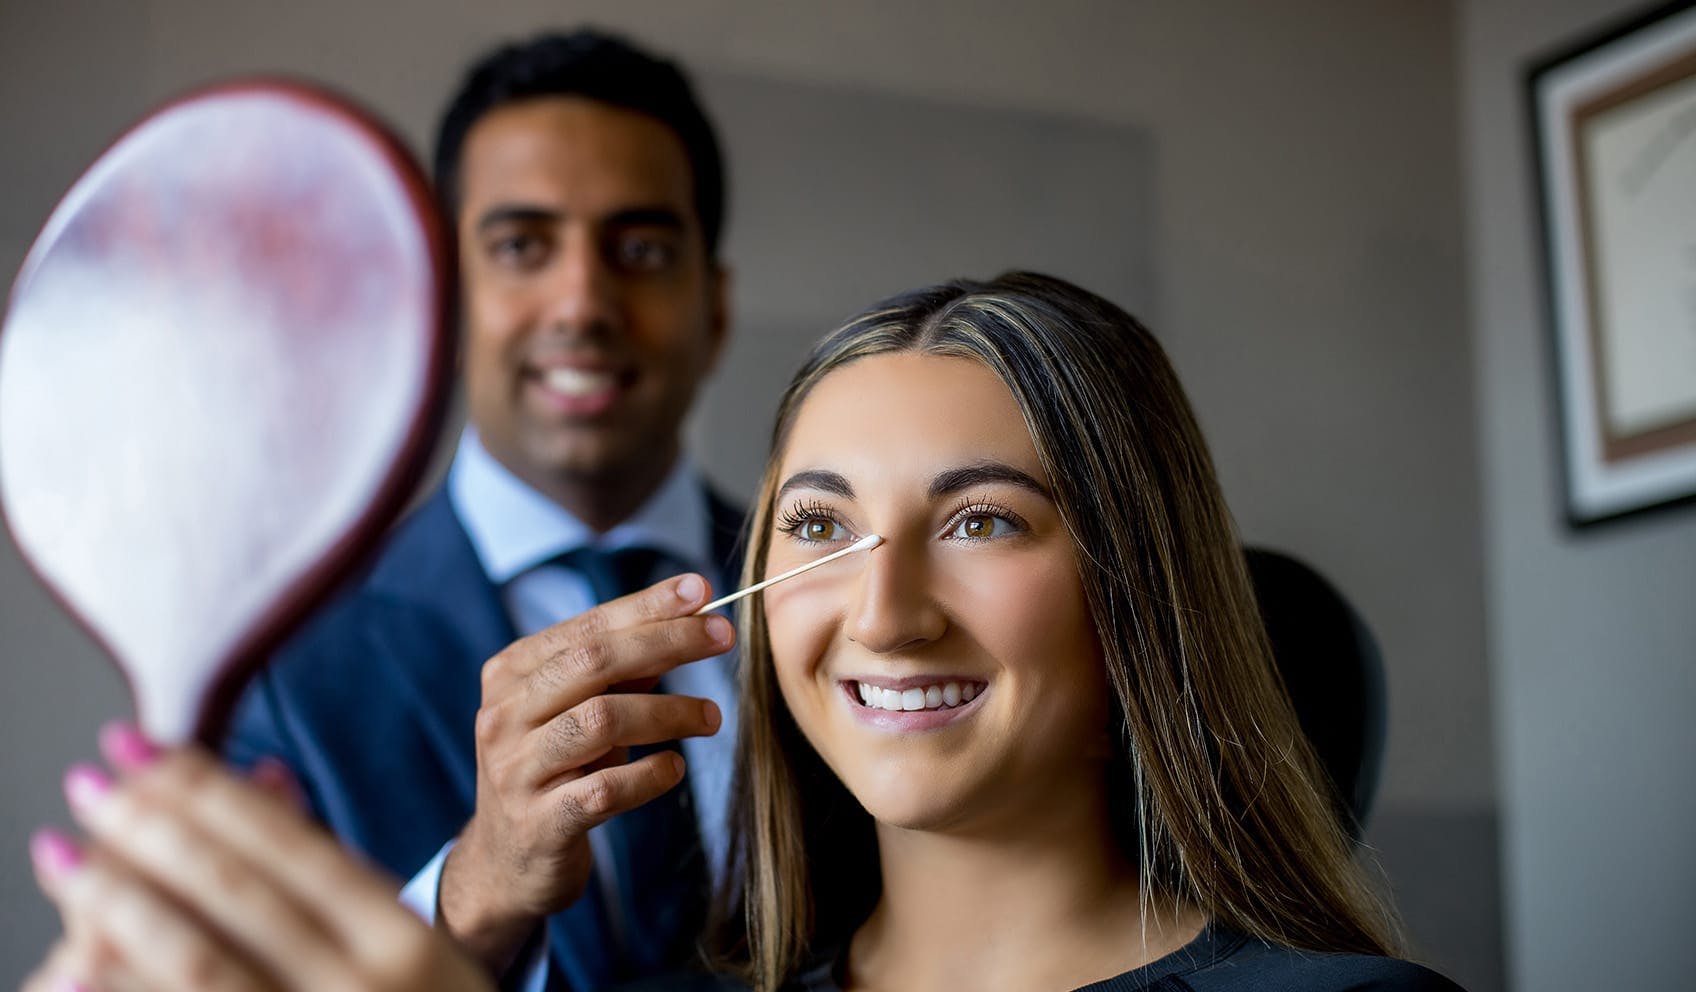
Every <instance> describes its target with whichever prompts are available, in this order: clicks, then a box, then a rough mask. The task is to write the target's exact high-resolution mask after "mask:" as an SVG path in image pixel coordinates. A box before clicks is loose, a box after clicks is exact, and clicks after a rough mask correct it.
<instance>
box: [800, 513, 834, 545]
mask: <svg viewBox="0 0 1696 992" xmlns="http://www.w3.org/2000/svg"><path fill="white" fill-rule="evenodd" d="M796 533H797V534H799V535H800V536H801V539H802V540H806V541H835V540H839V539H840V538H841V537H842V536H843V528H842V525H841V524H839V523H837V522H836V521H834V520H827V519H823V518H817V517H815V518H814V519H812V520H808V521H806V522H804V523H802V524H801V526H800V527H799V528H798V529H797V530H796Z"/></svg>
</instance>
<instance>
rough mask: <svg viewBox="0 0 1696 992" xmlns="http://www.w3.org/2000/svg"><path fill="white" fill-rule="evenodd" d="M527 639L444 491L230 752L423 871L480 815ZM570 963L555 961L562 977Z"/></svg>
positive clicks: (305, 649) (367, 577)
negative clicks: (493, 697)
mask: <svg viewBox="0 0 1696 992" xmlns="http://www.w3.org/2000/svg"><path fill="white" fill-rule="evenodd" d="M709 504H710V519H711V521H712V527H713V540H712V545H713V552H714V554H715V555H716V556H717V557H718V558H719V560H720V561H721V562H723V563H725V564H724V566H723V567H724V570H725V574H727V575H730V576H736V575H739V574H740V573H739V569H738V568H737V562H738V561H739V549H738V547H737V541H738V537H739V534H740V530H741V514H740V513H738V512H737V511H735V510H734V509H732V508H731V507H730V506H729V505H728V504H726V503H724V502H723V501H722V500H720V499H718V498H717V497H716V496H709ZM514 639H515V633H514V631H513V627H512V621H511V620H510V619H509V618H508V616H507V614H506V609H505V606H504V605H503V603H502V601H501V597H500V593H499V591H498V590H497V589H496V588H495V587H494V585H493V584H491V583H490V582H489V580H488V577H487V576H486V575H485V574H484V572H483V567H482V564H481V563H480V562H479V561H478V559H477V555H476V552H475V551H474V550H473V549H472V546H471V540H470V538H469V537H468V536H467V535H466V532H465V528H464V526H463V525H462V524H461V523H460V521H459V517H458V516H457V515H456V514H455V513H454V510H453V506H452V504H451V503H450V502H449V500H448V497H447V492H446V490H445V489H439V490H438V491H437V492H436V493H435V494H434V495H432V496H431V497H430V498H429V499H428V500H427V501H426V502H425V503H424V504H423V505H421V506H420V507H419V508H418V509H417V510H416V511H415V512H413V513H412V514H411V515H409V516H408V517H407V518H406V519H405V520H404V521H403V522H402V523H401V524H400V525H399V526H398V527H397V528H396V529H395V531H394V532H393V533H392V534H390V535H389V537H388V538H387V540H386V542H385V545H384V548H383V550H382V552H381V553H380V555H379V557H378V558H377V560H376V561H375V563H374V564H372V565H371V566H370V567H369V569H368V570H367V571H366V572H365V573H364V574H363V575H361V576H360V577H359V578H358V579H357V580H356V581H355V582H354V584H353V585H352V587H351V588H349V589H346V590H344V591H343V592H341V593H340V594H339V595H337V596H336V597H335V598H334V599H333V600H332V601H331V602H330V603H329V605H328V606H326V607H325V608H323V609H322V610H320V611H319V612H318V613H317V614H316V615H315V616H314V617H313V619H312V620H311V621H309V622H308V623H307V625H306V626H305V627H304V628H303V629H302V631H301V632H300V633H299V634H297V635H296V636H295V637H294V638H293V639H292V640H291V641H290V642H289V643H288V644H287V645H286V646H285V647H284V649H283V650H282V651H280V652H279V653H278V655H277V656H276V657H275V658H274V659H273V661H272V662H271V664H270V665H269V666H268V667H267V668H265V669H264V670H263V671H261V672H260V673H259V674H258V675H257V676H256V677H255V678H254V680H253V682H252V683H251V684H250V685H249V686H248V688H247V689H246V691H245V693H244V694H243V697H242V699H241V702H240V703H239V705H238V707H237V711H236V716H235V720H234V722H233V724H232V728H231V731H230V735H229V739H228V740H227V742H226V744H225V753H226V755H227V756H228V757H229V758H230V760H231V761H233V762H234V763H236V764H238V765H247V764H250V763H252V762H253V761H254V760H256V759H257V758H259V757H261V756H264V755H271V756H274V757H277V758H280V759H282V760H283V761H284V762H285V763H286V764H287V765H288V766H289V767H290V768H291V769H292V770H293V771H294V772H295V774H296V775H297V776H298V777H299V778H300V780H301V784H302V785H303V786H304V787H305V789H306V793H307V798H308V800H309V801H310V803H311V805H312V809H313V812H314V814H315V815H316V816H317V817H318V818H319V820H320V821H322V822H323V823H324V824H325V825H326V826H328V827H329V828H330V829H331V830H332V831H333V832H334V833H335V834H336V835H337V836H339V837H340V838H341V839H342V840H343V841H344V842H345V843H347V844H349V845H350V846H352V847H353V848H355V849H357V850H358V851H360V852H362V853H364V854H365V855H366V856H368V857H369V858H370V859H371V860H373V861H374V862H376V863H377V864H378V865H381V866H382V867H383V868H385V869H387V870H388V871H390V872H391V873H393V874H395V875H397V876H399V877H400V878H403V879H405V878H410V877H411V876H412V875H414V874H416V873H417V872H418V870H419V869H420V868H422V867H424V865H425V864H426V863H428V862H429V860H430V859H431V858H432V857H434V856H435V855H436V853H437V852H438V851H439V850H440V849H441V847H442V845H443V844H444V843H446V842H447V841H448V840H450V839H451V838H453V837H454V836H455V835H457V834H458V833H459V831H460V829H461V828H462V827H463V826H464V825H465V823H466V821H467V820H469V819H470V817H471V813H472V809H473V806H474V803H475V798H476V785H477V763H476V751H475V745H474V741H473V736H472V727H473V724H474V722H475V720H476V715H477V708H478V706H479V704H480V702H481V694H482V690H481V677H480V676H481V669H482V665H483V662H484V661H486V660H487V659H489V658H490V657H493V656H494V655H495V654H496V653H497V652H499V651H500V650H501V649H502V648H503V647H505V646H506V645H507V644H509V643H511V642H512V641H513V640H514ZM704 897H705V893H703V898H704ZM549 929H550V935H549V936H550V944H551V945H552V952H551V953H552V954H553V955H556V956H557V955H560V954H569V953H571V951H570V941H569V940H568V939H566V937H567V935H565V934H562V933H558V932H557V931H558V930H559V929H560V927H559V926H558V925H550V928H549ZM561 974H563V971H562V969H560V968H550V976H551V978H550V986H554V985H556V984H557V976H559V975H561Z"/></svg>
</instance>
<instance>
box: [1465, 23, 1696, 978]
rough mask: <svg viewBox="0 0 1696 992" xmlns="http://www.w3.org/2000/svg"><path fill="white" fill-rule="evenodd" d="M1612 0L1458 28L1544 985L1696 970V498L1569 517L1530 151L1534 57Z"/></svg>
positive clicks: (1530, 936) (1494, 496)
mask: <svg viewBox="0 0 1696 992" xmlns="http://www.w3.org/2000/svg"><path fill="white" fill-rule="evenodd" d="M1622 6H1623V5H1621V4H1617V3H1607V2H1601V0H1559V2H1547V0H1514V2H1492V3H1477V4H1471V5H1468V6H1467V7H1465V8H1464V14H1463V16H1462V19H1461V31H1460V38H1461V46H1462V53H1463V56H1462V57H1463V62H1462V73H1463V79H1464V84H1463V92H1464V94H1465V101H1464V108H1465V118H1464V121H1463V126H1464V128H1465V130H1464V134H1465V137H1466V146H1467V171H1468V174H1469V179H1470V181H1469V183H1468V189H1467V200H1466V202H1467V207H1468V210H1469V214H1470V218H1469V219H1470V223H1469V225H1468V227H1469V237H1470V242H1471V250H1470V254H1469V271H1470V275H1471V287H1472V288H1471V294H1472V323H1473V332H1474V338H1475V341H1474V355H1475V361H1476V364H1477V372H1476V374H1477V382H1478V391H1479V395H1480V408H1479V413H1480V416H1479V425H1480V433H1481V437H1482V445H1483V447H1482V459H1481V463H1480V464H1481V465H1482V466H1483V479H1484V494H1485V498H1484V512H1485V520H1486V533H1487V534H1488V535H1489V543H1488V545H1487V555H1486V561H1487V575H1488V594H1489V601H1490V620H1491V624H1490V655H1491V658H1492V662H1493V664H1492V669H1493V672H1494V684H1495V689H1496V720H1497V723H1496V739H1497V742H1498V746H1499V750H1498V754H1499V755H1500V757H1499V763H1500V767H1501V783H1502V785H1501V807H1502V825H1503V829H1502V848H1503V852H1504V861H1505V869H1506V870H1505V874H1504V879H1505V883H1504V898H1505V902H1506V907H1507V914H1506V919H1507V927H1506V929H1507V943H1508V949H1509V972H1510V974H1511V975H1512V976H1513V979H1514V985H1515V987H1517V988H1523V989H1539V990H1550V992H1558V990H1565V989H1573V990H1577V989H1596V988H1658V989H1671V988H1689V987H1690V984H1691V977H1690V976H1691V975H1692V974H1693V973H1696V945H1693V944H1692V943H1691V941H1690V939H1689V927H1690V924H1691V923H1692V922H1693V921H1696V845H1693V844H1692V843H1691V839H1692V838H1696V789H1693V788H1692V782H1693V781H1696V720H1693V719H1692V717H1691V714H1692V713H1693V712H1696V610H1693V609H1692V608H1691V607H1692V604H1693V603H1696V513H1692V512H1689V511H1682V512H1677V513H1672V514H1668V515H1665V516H1656V517H1645V518H1642V519H1638V520H1632V521H1627V522H1623V523H1619V524H1616V525H1611V526H1608V527H1604V528H1598V529H1596V530H1593V531H1586V532H1583V533H1579V534H1574V533H1570V532H1568V531H1567V530H1565V529H1564V528H1563V526H1562V525H1561V524H1560V522H1559V517H1560V504H1559V502H1558V497H1557V494H1558V489H1557V488H1556V481H1555V480H1556V477H1557V475H1556V457H1557V456H1556V451H1557V448H1556V443H1557V437H1556V433H1555V425H1556V422H1557V421H1556V417H1557V409H1556V407H1555V404H1554V400H1553V391H1552V388H1551V384H1550V374H1551V372H1550V369H1551V363H1550V358H1549V352H1548V349H1549V332H1548V330H1547V324H1546V323H1545V319H1544V311H1543V302H1542V290H1541V285H1542V284H1541V282H1540V280H1541V270H1540V264H1541V263H1540V259H1539V256H1538V254H1537V251H1538V249H1537V242H1536V230H1537V220H1536V218H1537V214H1536V209H1537V208H1536V204H1535V196H1536V193H1535V189H1534V186H1533V184H1532V181H1531V176H1532V171H1531V170H1532V165H1531V160H1530V158H1529V156H1528V153H1527V150H1528V148H1529V138H1528V136H1527V125H1526V119H1527V117H1526V115H1527V110H1526V107H1525V103H1524V97H1523V76H1524V71H1525V69H1526V66H1527V63H1528V62H1529V61H1530V60H1532V58H1533V57H1534V56H1539V55H1542V54H1545V53H1547V52H1548V51H1549V50H1550V49H1551V48H1552V49H1564V48H1566V47H1567V46H1568V45H1569V44H1571V43H1573V42H1576V41H1578V40H1580V39H1582V38H1584V37H1585V36H1587V35H1590V34H1591V33H1593V32H1594V31H1595V30H1596V29H1597V28H1599V27H1601V26H1602V25H1603V24H1605V23H1606V22H1608V21H1611V20H1613V19H1614V18H1616V17H1617V16H1619V14H1620V12H1621V9H1622ZM1632 6H1636V5H1632ZM1626 9H1630V8H1626Z"/></svg>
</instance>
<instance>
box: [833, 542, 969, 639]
mask: <svg viewBox="0 0 1696 992" xmlns="http://www.w3.org/2000/svg"><path fill="white" fill-rule="evenodd" d="M924 552H925V548H924V542H923V541H911V540H907V541H903V540H900V539H896V540H893V541H892V540H889V539H887V538H886V539H885V541H884V546H883V547H881V548H879V549H878V550H877V551H875V552H873V553H871V554H867V555H864V556H863V558H864V560H865V565H864V566H863V570H862V571H861V573H860V577H859V588H858V589H857V590H855V596H854V600H853V602H852V604H851V605H850V608H849V614H848V617H847V626H848V639H849V640H851V641H853V642H854V643H855V644H858V645H860V646H861V647H863V648H865V649H866V650H868V651H871V652H874V653H876V654H893V653H895V652H898V651H903V650H911V649H913V648H916V647H919V646H920V645H923V644H927V643H929V642H931V641H934V640H936V639H937V638H940V637H941V636H942V634H943V632H944V631H945V630H947V629H948V618H947V616H946V615H945V614H944V613H943V611H942V609H941V608H940V607H939V606H938V604H937V602H936V600H935V599H934V598H933V597H932V595H931V591H930V563H929V562H928V561H927V559H926V556H925V553H924Z"/></svg>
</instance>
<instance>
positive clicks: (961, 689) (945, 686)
mask: <svg viewBox="0 0 1696 992" xmlns="http://www.w3.org/2000/svg"><path fill="white" fill-rule="evenodd" d="M859 686H860V702H861V703H864V704H865V705H866V706H868V707H870V708H871V709H874V710H938V709H942V708H943V707H945V706H946V707H954V706H959V705H960V704H961V703H969V702H971V701H972V700H974V699H976V698H977V695H978V683H976V682H940V683H938V684H936V685H929V686H925V687H924V688H922V689H920V688H912V689H883V688H879V687H878V686H875V685H867V684H866V683H864V682H861V683H859Z"/></svg>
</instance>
